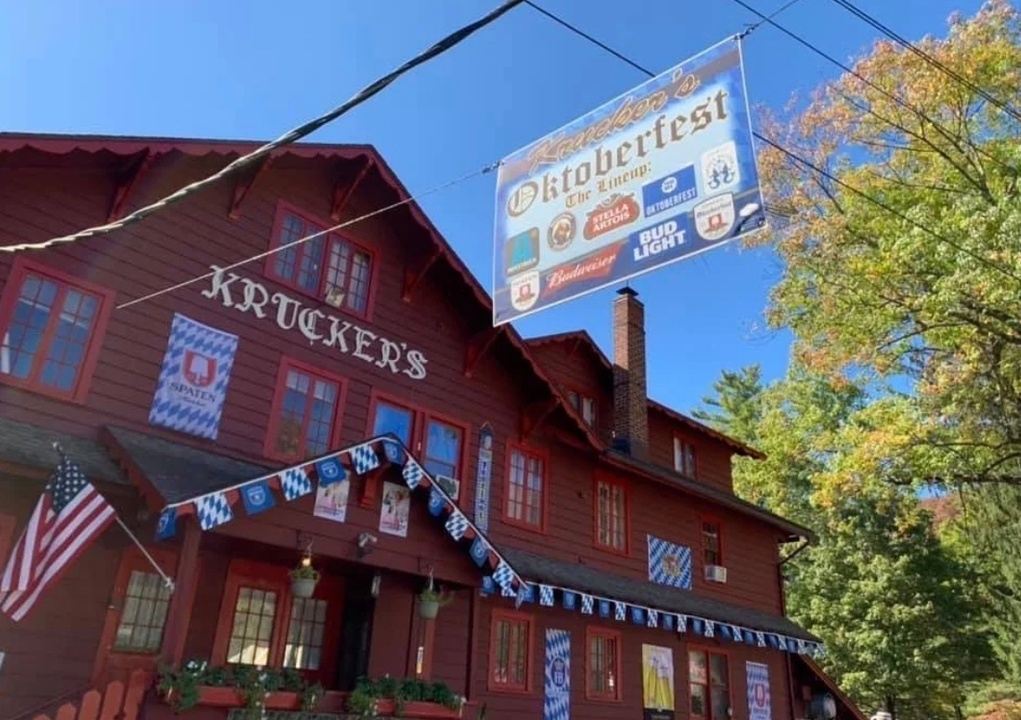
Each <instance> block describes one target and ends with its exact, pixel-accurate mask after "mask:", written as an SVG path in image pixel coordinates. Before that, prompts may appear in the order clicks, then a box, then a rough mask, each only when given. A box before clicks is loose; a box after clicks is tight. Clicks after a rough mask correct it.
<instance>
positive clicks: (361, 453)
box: [351, 444, 379, 475]
mask: <svg viewBox="0 0 1021 720" xmlns="http://www.w3.org/2000/svg"><path fill="white" fill-rule="evenodd" d="M351 466H352V467H353V468H354V470H355V474H357V475H364V474H365V473H367V472H369V471H370V470H375V469H376V468H378V467H379V456H378V455H376V451H375V450H373V449H372V445H370V444H365V445H359V446H358V447H356V448H355V449H354V450H352V451H351Z"/></svg>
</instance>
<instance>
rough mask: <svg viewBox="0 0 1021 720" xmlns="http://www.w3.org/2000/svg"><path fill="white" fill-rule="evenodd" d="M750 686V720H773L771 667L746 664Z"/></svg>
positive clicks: (759, 664) (751, 663) (748, 684)
mask: <svg viewBox="0 0 1021 720" xmlns="http://www.w3.org/2000/svg"><path fill="white" fill-rule="evenodd" d="M745 674H746V675H747V686H748V720H773V711H772V709H771V707H770V705H771V703H770V697H769V667H767V666H766V665H763V664H761V663H753V662H746V663H745Z"/></svg>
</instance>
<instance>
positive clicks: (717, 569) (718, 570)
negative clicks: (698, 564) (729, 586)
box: [705, 565, 727, 583]
mask: <svg viewBox="0 0 1021 720" xmlns="http://www.w3.org/2000/svg"><path fill="white" fill-rule="evenodd" d="M705 579H706V580H708V581H709V582H718V583H725V582H727V568H725V567H723V566H722V565H706V566H705Z"/></svg>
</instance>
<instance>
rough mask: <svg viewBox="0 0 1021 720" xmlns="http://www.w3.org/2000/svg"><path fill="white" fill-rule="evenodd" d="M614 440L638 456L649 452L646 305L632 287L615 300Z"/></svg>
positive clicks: (619, 445) (623, 448)
mask: <svg viewBox="0 0 1021 720" xmlns="http://www.w3.org/2000/svg"><path fill="white" fill-rule="evenodd" d="M613 443H614V446H615V447H616V448H617V449H618V450H622V451H624V452H627V453H629V454H630V455H632V456H633V457H636V458H639V459H645V458H646V455H647V454H648V447H649V411H648V397H647V395H646V383H645V306H644V305H643V304H642V303H641V301H640V300H639V299H638V293H637V292H635V291H634V290H632V289H631V288H629V287H625V288H622V289H620V290H618V291H617V297H616V299H615V300H614V301H613Z"/></svg>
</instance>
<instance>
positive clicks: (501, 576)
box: [493, 559, 514, 597]
mask: <svg viewBox="0 0 1021 720" xmlns="http://www.w3.org/2000/svg"><path fill="white" fill-rule="evenodd" d="M493 579H494V580H496V584H497V585H499V586H500V587H501V588H504V589H507V588H509V587H511V583H512V582H513V581H514V571H513V570H511V568H510V565H508V564H507V563H506V562H504V561H503V560H502V559H501V560H499V561H498V562H497V563H496V569H495V570H493ZM511 597H514V596H513V594H512V595H511Z"/></svg>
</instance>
